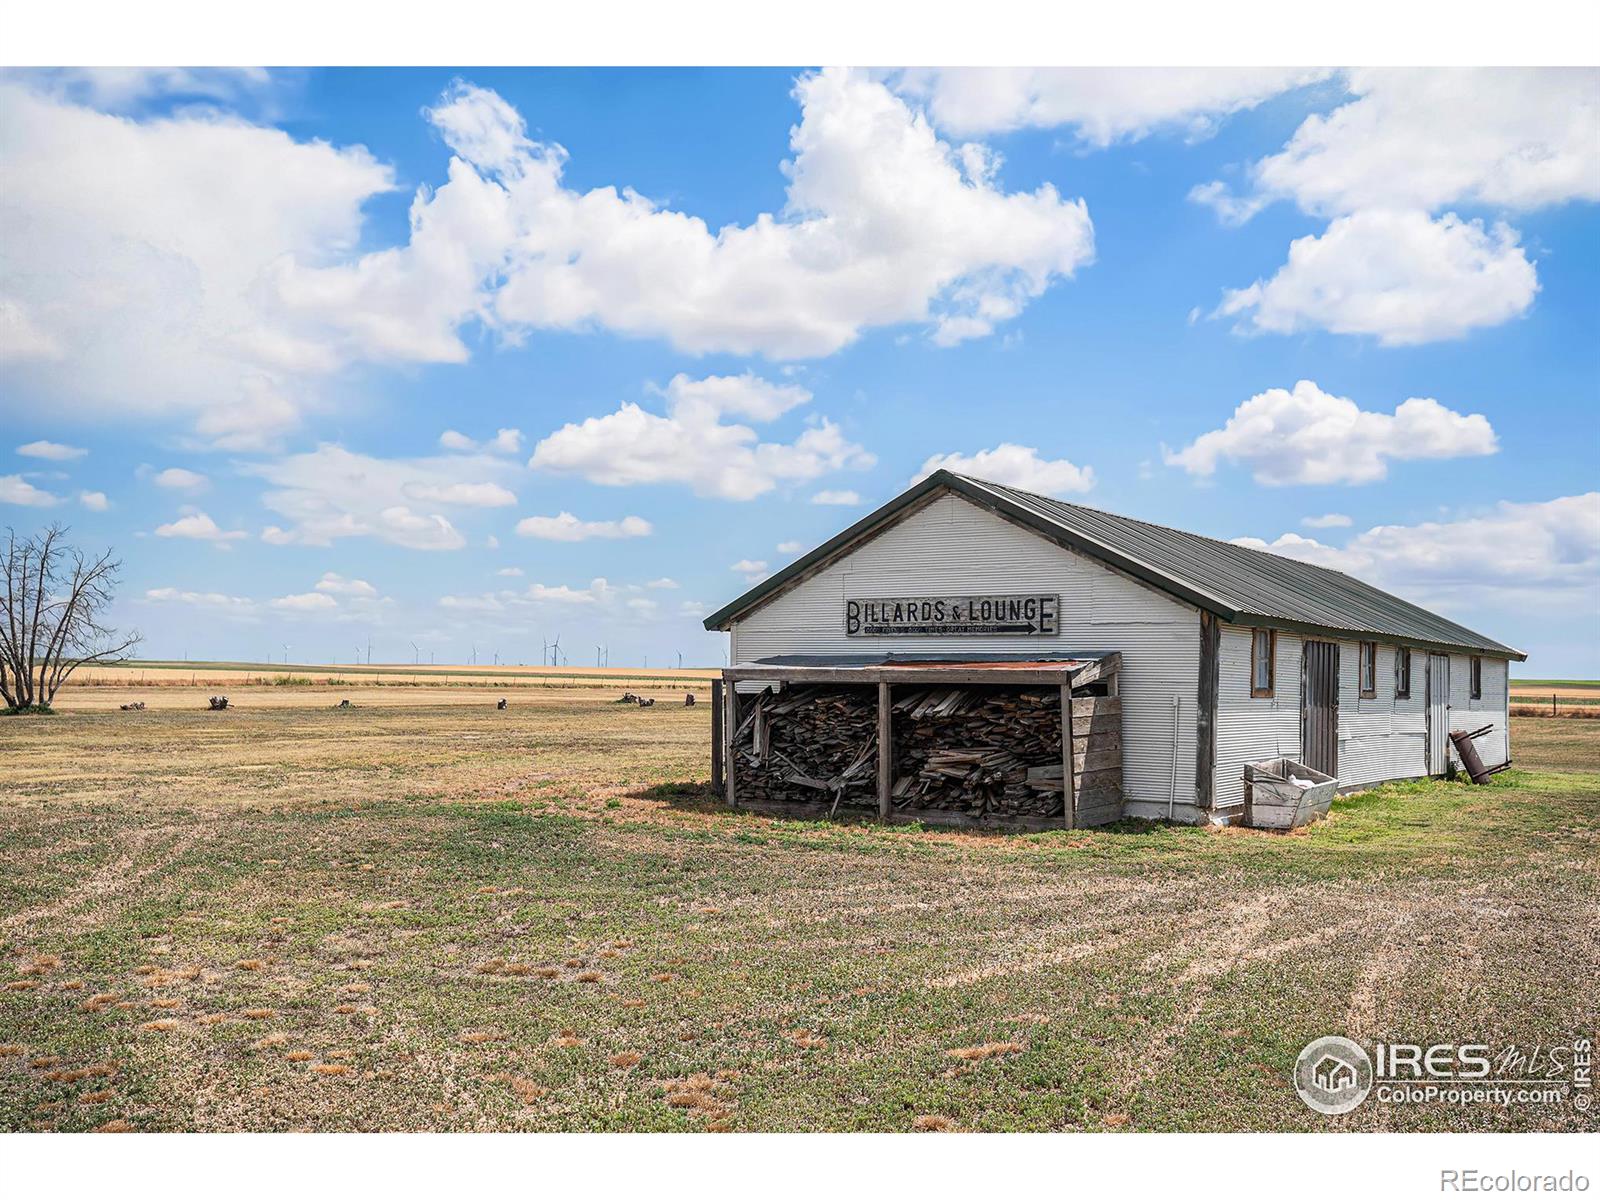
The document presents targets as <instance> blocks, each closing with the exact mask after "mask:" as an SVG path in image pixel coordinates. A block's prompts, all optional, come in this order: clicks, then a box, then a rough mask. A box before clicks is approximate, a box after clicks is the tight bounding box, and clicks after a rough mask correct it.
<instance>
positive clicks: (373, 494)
mask: <svg viewBox="0 0 1600 1200" xmlns="http://www.w3.org/2000/svg"><path fill="white" fill-rule="evenodd" d="M514 469H515V468H514V467H513V466H512V464H510V463H508V462H506V460H505V459H503V458H498V457H494V456H492V455H482V454H472V455H468V454H448V455H439V456H436V457H433V458H418V459H398V458H397V459H388V458H376V457H373V456H371V455H366V454H357V453H355V452H354V451H351V450H347V449H345V448H344V447H343V446H339V445H335V444H332V443H323V444H322V445H320V446H318V447H317V448H316V449H315V450H311V451H307V452H305V453H302V454H292V455H287V456H285V457H283V458H278V459H272V460H268V461H265V462H257V463H249V464H245V465H243V466H241V467H240V470H241V471H242V472H243V473H244V474H247V475H254V476H257V477H259V478H261V479H263V480H265V481H266V482H267V483H268V484H270V485H271V490H269V491H268V492H266V493H265V494H264V495H263V496H262V503H263V504H264V505H266V507H267V508H268V509H269V510H270V511H272V512H275V513H277V514H279V515H280V516H282V517H286V518H288V520H289V521H291V522H292V523H293V524H292V526H291V527H290V528H281V527H278V526H272V527H270V528H269V529H268V530H266V531H264V532H263V533H262V538H263V540H265V541H267V542H268V543H270V544H273V545H284V544H287V543H290V542H298V543H300V544H302V545H307V546H329V545H332V544H333V543H334V542H335V541H337V540H339V539H340V538H348V537H373V538H377V539H379V540H380V541H384V542H388V543H390V544H392V545H396V546H405V547H407V548H409V549H413V550H457V549H460V548H461V547H462V546H464V545H466V537H465V536H464V535H463V534H462V533H461V531H460V530H458V529H457V528H456V527H455V525H454V524H453V523H452V522H451V520H450V518H449V517H447V516H445V515H444V514H443V513H440V512H434V511H430V510H431V509H432V508H433V507H434V506H441V507H446V508H451V507H453V508H463V509H468V510H471V509H479V508H485V507H498V506H501V505H508V504H515V503H516V496H515V495H513V494H512V493H511V492H510V491H509V490H507V489H506V488H504V487H503V486H501V485H499V484H497V483H495V482H494V481H495V480H496V479H497V478H508V477H509V476H510V475H511V473H512V471H513V470H514ZM413 506H416V507H413Z"/></svg>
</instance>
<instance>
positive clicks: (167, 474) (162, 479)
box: [150, 467, 211, 492]
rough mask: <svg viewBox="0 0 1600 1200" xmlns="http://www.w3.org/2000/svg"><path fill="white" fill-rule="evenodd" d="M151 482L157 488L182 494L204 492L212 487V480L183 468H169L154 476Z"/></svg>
mask: <svg viewBox="0 0 1600 1200" xmlns="http://www.w3.org/2000/svg"><path fill="white" fill-rule="evenodd" d="M150 482H152V483H154V484H155V485H156V486H157V487H160V488H170V489H172V490H173V491H180V492H203V491H205V489H206V488H208V487H210V486H211V480H210V479H208V478H206V476H204V475H202V474H201V473H200V472H198V471H190V470H187V469H185V468H183V467H168V468H167V469H166V470H164V471H160V472H158V473H157V474H156V475H154V476H152V477H151V480H150Z"/></svg>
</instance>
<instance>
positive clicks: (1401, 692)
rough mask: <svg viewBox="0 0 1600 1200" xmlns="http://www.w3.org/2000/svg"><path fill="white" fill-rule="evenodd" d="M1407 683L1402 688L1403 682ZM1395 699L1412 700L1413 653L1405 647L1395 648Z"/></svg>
mask: <svg viewBox="0 0 1600 1200" xmlns="http://www.w3.org/2000/svg"><path fill="white" fill-rule="evenodd" d="M1402 679H1403V680H1404V681H1405V684H1404V686H1403V687H1402V686H1401V680H1402ZM1394 698H1395V699H1396V700H1409V699H1411V651H1410V649H1409V648H1408V647H1405V646H1396V647H1395V648H1394Z"/></svg>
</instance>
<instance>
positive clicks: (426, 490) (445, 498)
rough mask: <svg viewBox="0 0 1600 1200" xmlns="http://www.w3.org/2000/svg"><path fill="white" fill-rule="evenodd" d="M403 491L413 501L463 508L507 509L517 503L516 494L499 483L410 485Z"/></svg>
mask: <svg viewBox="0 0 1600 1200" xmlns="http://www.w3.org/2000/svg"><path fill="white" fill-rule="evenodd" d="M401 491H403V492H404V493H405V494H406V497H407V498H408V499H411V500H421V501H425V502H427V503H429V504H454V505H457V506H459V507H461V508H506V507H508V506H510V505H513V504H515V503H516V502H517V497H516V493H515V492H512V491H510V490H509V489H507V488H503V487H501V486H500V485H499V484H498V483H408V484H405V485H404V486H403V487H402V488H401Z"/></svg>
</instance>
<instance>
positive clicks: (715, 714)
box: [711, 679, 723, 792]
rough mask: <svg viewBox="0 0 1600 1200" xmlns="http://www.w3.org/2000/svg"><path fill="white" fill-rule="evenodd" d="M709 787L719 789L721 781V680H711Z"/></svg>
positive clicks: (720, 788) (721, 786)
mask: <svg viewBox="0 0 1600 1200" xmlns="http://www.w3.org/2000/svg"><path fill="white" fill-rule="evenodd" d="M711 787H712V789H713V790H715V791H719V792H720V791H721V790H722V788H723V782H722V680H720V679H713V680H712V681H711Z"/></svg>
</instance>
